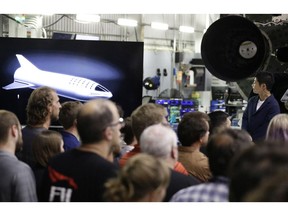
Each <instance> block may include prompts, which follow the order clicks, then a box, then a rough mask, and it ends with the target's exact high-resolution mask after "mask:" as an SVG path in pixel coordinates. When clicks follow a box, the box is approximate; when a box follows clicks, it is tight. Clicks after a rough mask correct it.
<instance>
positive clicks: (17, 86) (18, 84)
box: [2, 81, 34, 90]
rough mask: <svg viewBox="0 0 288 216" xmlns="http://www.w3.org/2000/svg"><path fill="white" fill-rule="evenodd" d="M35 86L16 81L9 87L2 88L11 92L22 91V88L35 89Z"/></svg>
mask: <svg viewBox="0 0 288 216" xmlns="http://www.w3.org/2000/svg"><path fill="white" fill-rule="evenodd" d="M33 86H34V85H33V84H31V83H24V82H18V81H15V82H13V83H11V84H9V85H7V86H4V87H2V88H3V89H5V90H11V89H20V88H28V87H33Z"/></svg>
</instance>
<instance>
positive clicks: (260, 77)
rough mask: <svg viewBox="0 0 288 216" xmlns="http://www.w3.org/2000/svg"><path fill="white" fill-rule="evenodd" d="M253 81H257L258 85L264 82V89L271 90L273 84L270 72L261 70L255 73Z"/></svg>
mask: <svg viewBox="0 0 288 216" xmlns="http://www.w3.org/2000/svg"><path fill="white" fill-rule="evenodd" d="M255 81H257V82H258V83H259V85H260V86H261V85H262V84H265V85H266V90H268V91H271V89H272V87H273V85H274V76H273V74H272V73H270V72H265V71H261V72H259V73H257V74H256V76H255ZM255 93H256V92H255Z"/></svg>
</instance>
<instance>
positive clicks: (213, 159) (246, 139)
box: [207, 128, 252, 176]
mask: <svg viewBox="0 0 288 216" xmlns="http://www.w3.org/2000/svg"><path fill="white" fill-rule="evenodd" d="M251 146H252V141H251V137H250V135H249V134H248V132H247V131H245V130H241V129H232V128H228V129H224V130H223V131H221V132H219V133H217V134H214V135H213V136H212V137H211V138H210V140H209V141H208V144H207V156H208V158H209V167H210V170H211V172H212V174H213V176H227V175H228V168H229V165H230V162H231V160H232V158H233V157H234V156H235V155H236V154H238V153H239V152H241V151H243V150H244V149H247V148H249V147H251Z"/></svg>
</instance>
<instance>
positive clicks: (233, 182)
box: [229, 141, 288, 202]
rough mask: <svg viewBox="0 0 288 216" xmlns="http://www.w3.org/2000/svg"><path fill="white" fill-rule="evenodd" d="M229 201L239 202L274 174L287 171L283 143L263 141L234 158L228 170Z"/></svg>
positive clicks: (286, 152)
mask: <svg viewBox="0 0 288 216" xmlns="http://www.w3.org/2000/svg"><path fill="white" fill-rule="evenodd" d="M229 170H230V171H229V176H230V186H229V187H230V188H229V190H230V193H229V200H230V201H236V202H241V201H244V200H245V199H246V196H248V194H249V193H250V192H252V191H253V190H255V189H256V188H257V187H258V186H259V185H261V184H262V183H263V182H265V181H268V179H269V178H271V177H272V176H274V175H275V174H276V173H278V172H279V171H280V172H283V173H287V171H288V146H287V144H285V142H275V141H273V142H272V141H263V142H261V143H260V142H259V143H257V145H254V146H252V147H251V148H249V149H247V150H244V151H243V152H242V153H240V154H239V155H238V156H236V157H235V158H234V159H233V161H232V163H231V167H230V169H229Z"/></svg>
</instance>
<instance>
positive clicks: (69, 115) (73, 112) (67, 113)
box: [59, 101, 83, 130]
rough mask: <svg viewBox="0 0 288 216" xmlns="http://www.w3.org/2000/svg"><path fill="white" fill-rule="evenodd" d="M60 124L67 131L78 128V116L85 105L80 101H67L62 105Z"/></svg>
mask: <svg viewBox="0 0 288 216" xmlns="http://www.w3.org/2000/svg"><path fill="white" fill-rule="evenodd" d="M61 106H62V108H61V110H60V113H59V122H60V124H61V125H62V126H63V128H64V129H65V130H67V129H69V128H71V127H73V126H76V122H77V120H76V119H77V115H78V112H79V110H80V109H81V107H82V106H83V104H82V103H81V102H80V101H66V102H64V103H62V104H61Z"/></svg>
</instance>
